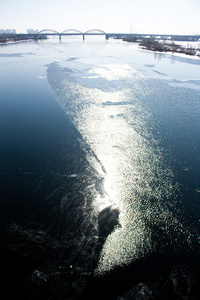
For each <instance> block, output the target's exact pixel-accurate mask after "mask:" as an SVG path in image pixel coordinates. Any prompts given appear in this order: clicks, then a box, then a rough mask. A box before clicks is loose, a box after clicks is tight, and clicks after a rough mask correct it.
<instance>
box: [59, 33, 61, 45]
mask: <svg viewBox="0 0 200 300" xmlns="http://www.w3.org/2000/svg"><path fill="white" fill-rule="evenodd" d="M59 41H60V43H61V34H59Z"/></svg>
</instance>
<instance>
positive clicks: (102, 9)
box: [0, 0, 200, 34]
mask: <svg viewBox="0 0 200 300" xmlns="http://www.w3.org/2000/svg"><path fill="white" fill-rule="evenodd" d="M7 28H8V29H16V30H17V33H20V32H24V33H26V29H27V28H33V29H36V28H37V29H39V30H42V29H46V28H50V29H55V30H57V31H59V32H61V31H63V30H65V29H72V28H74V29H78V30H80V31H83V32H84V31H87V30H89V29H95V28H98V29H101V30H104V31H105V32H107V33H111V32H113V33H115V32H119V33H120V32H121V33H130V32H131V29H132V32H133V33H160V34H161V33H163V34H165V33H169V34H197V33H198V34H200V0H168V1H167V0H0V29H7Z"/></svg>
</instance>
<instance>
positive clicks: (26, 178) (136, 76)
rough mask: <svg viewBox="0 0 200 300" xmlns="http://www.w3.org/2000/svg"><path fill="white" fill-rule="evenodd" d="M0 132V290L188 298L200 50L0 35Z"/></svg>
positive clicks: (193, 268) (192, 274)
mask: <svg viewBox="0 0 200 300" xmlns="http://www.w3.org/2000/svg"><path fill="white" fill-rule="evenodd" d="M0 142H1V145H0V172H1V179H0V180H1V200H0V218H1V220H0V225H1V265H2V267H1V273H2V274H1V275H2V276H3V278H4V279H3V281H2V283H3V284H2V293H3V295H4V298H3V299H10V298H9V297H11V296H12V297H13V296H14V298H15V299H79V298H85V299H117V298H118V297H120V296H121V295H123V294H124V293H126V292H127V291H128V290H130V289H132V291H131V292H130V293H129V294H125V296H121V297H122V298H120V299H132V298H130V297H141V298H133V299H183V297H189V298H187V299H193V298H194V299H197V298H195V297H196V295H198V294H199V288H198V283H199V279H200V272H199V268H200V259H199V257H200V60H198V59H195V58H191V57H180V56H175V55H171V54H158V53H153V52H149V51H145V50H141V49H138V47H137V45H135V44H128V43H125V42H122V41H118V40H108V41H105V40H104V39H101V38H98V39H94V38H91V39H90V38H89V37H87V39H86V40H85V42H83V41H82V40H81V38H80V39H67V38H66V39H64V38H63V39H62V42H61V43H60V42H59V40H58V39H49V40H47V41H41V42H38V43H35V42H26V43H18V44H12V45H6V46H1V47H0ZM108 207H111V211H115V212H116V211H117V212H118V214H119V215H118V220H116V219H114V217H113V216H111V219H110V220H108V219H105V220H100V221H98V216H99V213H100V212H101V211H102V210H103V209H104V208H108ZM107 223H109V226H110V225H111V227H112V225H113V227H112V229H110V231H109V232H106V234H103V236H102V237H101V236H100V234H99V232H100V230H99V227H100V226H104V227H106V226H108V224H107ZM112 223H113V224H112ZM106 228H107V227H106ZM109 228H110V227H109ZM2 276H1V278H2ZM131 295H132V296H131ZM133 295H134V296H133ZM142 297H143V298H142ZM144 297H146V298H144ZM147 297H149V298H147ZM190 297H193V298H190Z"/></svg>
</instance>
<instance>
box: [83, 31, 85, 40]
mask: <svg viewBox="0 0 200 300" xmlns="http://www.w3.org/2000/svg"><path fill="white" fill-rule="evenodd" d="M83 41H85V34H84V33H83Z"/></svg>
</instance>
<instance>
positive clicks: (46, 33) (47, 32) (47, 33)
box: [36, 29, 107, 41]
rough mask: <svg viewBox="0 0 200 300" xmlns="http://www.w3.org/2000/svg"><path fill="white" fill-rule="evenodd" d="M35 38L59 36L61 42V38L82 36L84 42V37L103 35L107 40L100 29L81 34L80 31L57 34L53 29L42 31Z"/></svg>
mask: <svg viewBox="0 0 200 300" xmlns="http://www.w3.org/2000/svg"><path fill="white" fill-rule="evenodd" d="M36 35H37V37H39V36H40V37H41V36H59V39H60V41H61V37H62V36H82V37H83V40H85V36H87V35H90V36H91V35H103V36H105V38H107V35H106V33H105V32H104V31H103V30H100V29H90V30H88V31H86V32H81V31H80V30H77V29H67V30H64V31H62V32H58V31H56V30H53V29H43V30H40V31H39V32H38V33H37V34H36Z"/></svg>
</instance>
